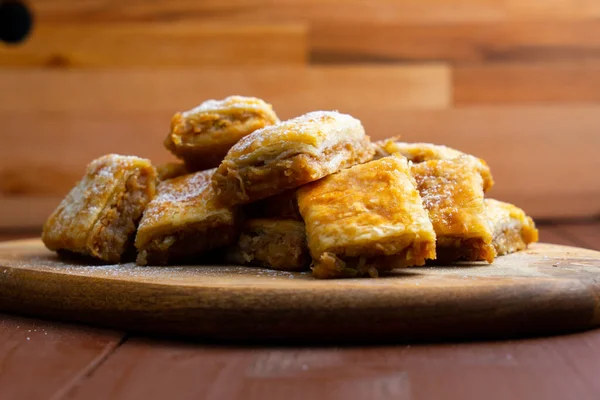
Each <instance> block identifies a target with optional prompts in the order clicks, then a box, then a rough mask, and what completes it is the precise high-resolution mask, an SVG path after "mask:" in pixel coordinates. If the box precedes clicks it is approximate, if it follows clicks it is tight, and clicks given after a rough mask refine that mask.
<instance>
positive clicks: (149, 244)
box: [135, 169, 239, 265]
mask: <svg viewBox="0 0 600 400" xmlns="http://www.w3.org/2000/svg"><path fill="white" fill-rule="evenodd" d="M213 173H214V169H212V170H207V171H200V172H195V173H192V174H188V175H183V176H180V177H177V178H174V179H169V180H166V181H163V182H161V183H160V184H159V185H158V190H157V195H156V197H155V198H154V199H153V200H152V201H151V202H150V203H149V204H148V207H147V208H146V211H144V216H143V218H142V220H141V222H140V226H139V228H138V233H137V236H136V239H135V247H136V248H137V249H138V252H139V253H138V258H137V263H138V264H139V265H147V264H152V265H163V264H167V263H169V262H173V261H178V260H185V259H189V258H190V257H192V256H198V255H200V254H202V253H204V252H206V251H208V250H212V249H215V248H218V247H222V246H227V245H230V244H232V243H233V242H234V241H235V239H236V237H237V236H236V235H237V232H238V220H239V217H238V213H237V211H236V210H235V209H232V208H228V207H226V206H223V205H221V204H220V203H219V202H218V201H217V198H216V196H215V193H214V191H213V189H212V186H211V184H210V178H211V176H212V174H213Z"/></svg>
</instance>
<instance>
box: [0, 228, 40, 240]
mask: <svg viewBox="0 0 600 400" xmlns="http://www.w3.org/2000/svg"><path fill="white" fill-rule="evenodd" d="M39 236H40V233H39V232H36V231H15V232H0V242H5V241H7V240H18V239H33V238H36V237H39Z"/></svg>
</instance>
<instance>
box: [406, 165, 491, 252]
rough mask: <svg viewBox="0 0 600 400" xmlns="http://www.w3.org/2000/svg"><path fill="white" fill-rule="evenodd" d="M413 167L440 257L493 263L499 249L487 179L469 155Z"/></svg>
mask: <svg viewBox="0 0 600 400" xmlns="http://www.w3.org/2000/svg"><path fill="white" fill-rule="evenodd" d="M411 169H412V173H413V176H414V177H415V180H416V181H417V187H418V189H419V192H420V193H421V197H422V198H423V204H424V205H425V208H426V209H427V211H428V212H429V218H430V219H431V222H432V224H433V228H434V229H435V234H436V235H437V259H438V260H439V261H455V260H467V261H477V260H486V261H487V262H489V263H491V262H492V261H493V260H494V257H495V256H496V251H495V250H494V246H493V244H492V230H491V226H490V223H489V219H488V216H487V214H486V208H485V202H484V200H483V179H482V177H481V174H480V173H479V171H478V169H477V168H476V167H475V166H474V165H473V163H472V162H471V160H470V159H469V157H468V156H467V157H464V156H463V157H459V158H454V159H451V160H429V161H424V162H422V163H419V164H413V165H412V168H411Z"/></svg>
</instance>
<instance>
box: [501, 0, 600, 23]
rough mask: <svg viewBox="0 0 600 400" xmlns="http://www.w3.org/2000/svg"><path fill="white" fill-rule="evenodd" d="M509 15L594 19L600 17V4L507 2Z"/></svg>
mask: <svg viewBox="0 0 600 400" xmlns="http://www.w3.org/2000/svg"><path fill="white" fill-rule="evenodd" d="M505 4H506V8H507V13H508V15H509V16H510V17H511V18H539V19H548V18H559V19H572V18H593V17H598V16H600V3H598V2H597V1H596V0H528V1H521V0H507V1H506V3H505Z"/></svg>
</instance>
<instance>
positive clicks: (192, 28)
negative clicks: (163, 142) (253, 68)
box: [0, 20, 307, 68]
mask: <svg viewBox="0 0 600 400" xmlns="http://www.w3.org/2000/svg"><path fill="white" fill-rule="evenodd" d="M306 56H307V29H306V26H305V25H302V24H279V25H275V24H264V25H248V24H239V23H230V24H199V23H185V22H184V23H181V22H178V21H171V22H163V23H92V24H89V23H88V24H85V23H81V22H76V21H73V22H69V23H47V22H45V21H43V20H42V21H40V23H39V24H38V25H36V27H35V29H34V30H33V33H32V35H31V37H30V38H28V39H27V40H26V41H25V42H24V44H22V45H19V46H2V47H0V66H24V67H36V66H42V67H43V66H48V67H67V68H71V67H112V66H114V67H138V66H141V67H144V66H148V67H179V66H181V67H192V66H227V65H233V66H244V65H294V64H295V65H303V64H305V61H306Z"/></svg>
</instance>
